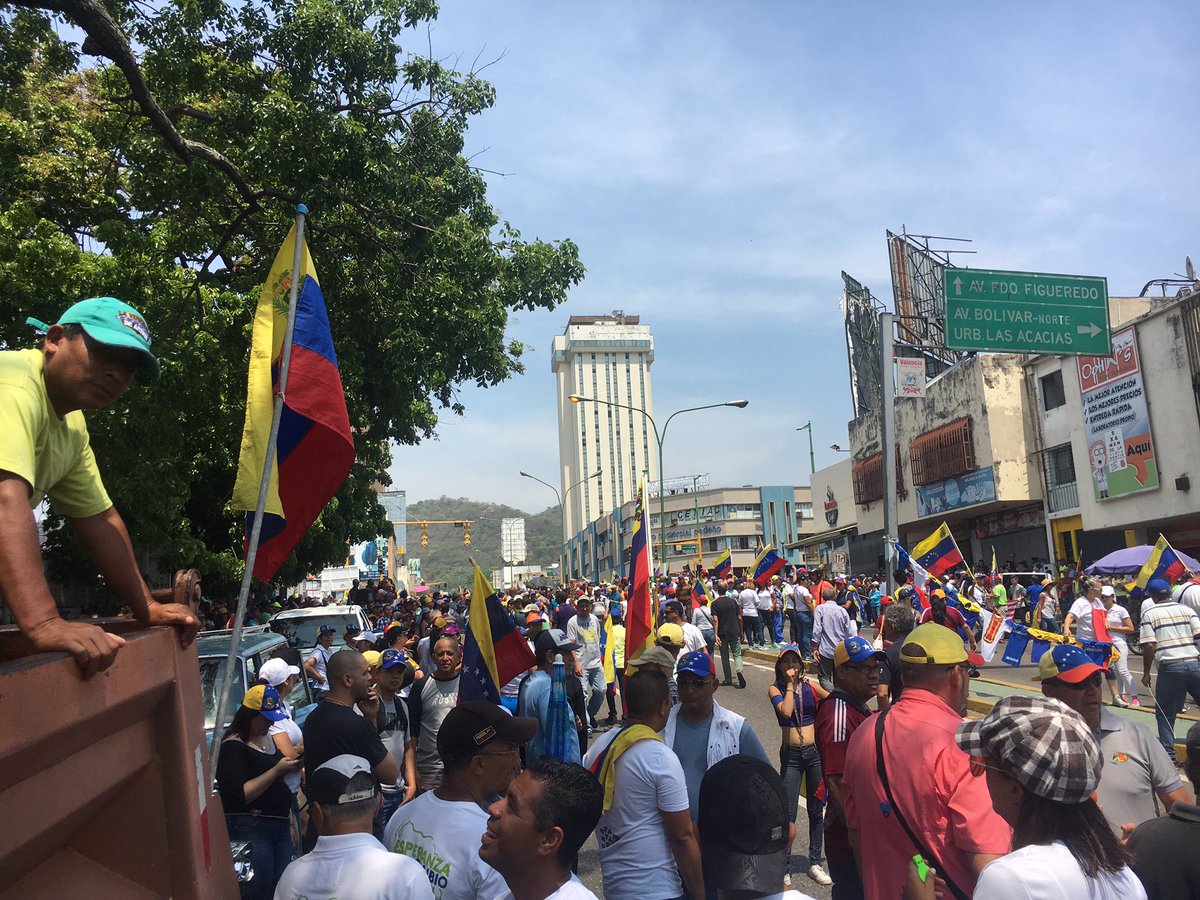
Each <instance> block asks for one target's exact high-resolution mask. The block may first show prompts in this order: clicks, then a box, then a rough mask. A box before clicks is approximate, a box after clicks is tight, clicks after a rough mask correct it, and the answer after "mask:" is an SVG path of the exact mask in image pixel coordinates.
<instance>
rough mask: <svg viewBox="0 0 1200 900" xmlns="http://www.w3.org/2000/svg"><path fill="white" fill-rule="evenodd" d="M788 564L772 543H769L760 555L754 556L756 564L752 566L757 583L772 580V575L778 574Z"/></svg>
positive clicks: (760, 583)
mask: <svg viewBox="0 0 1200 900" xmlns="http://www.w3.org/2000/svg"><path fill="white" fill-rule="evenodd" d="M786 564H787V560H785V559H784V558H783V557H782V556H780V555H779V554H778V553H776V552H775V551H774V550H773V549H772V548H771V545H770V544H767V546H765V547H764V548H763V550H762V552H761V553H760V554H758V556H756V557H755V558H754V565H752V566H751V567H750V569H751V571H753V572H754V583H755V584H759V585H762V584H766V583H767V582H768V581H770V580H771V576H772V575H774V574H776V573H777V572H778V571H779V570H780V569H782V568H783V567H784V566H785V565H786Z"/></svg>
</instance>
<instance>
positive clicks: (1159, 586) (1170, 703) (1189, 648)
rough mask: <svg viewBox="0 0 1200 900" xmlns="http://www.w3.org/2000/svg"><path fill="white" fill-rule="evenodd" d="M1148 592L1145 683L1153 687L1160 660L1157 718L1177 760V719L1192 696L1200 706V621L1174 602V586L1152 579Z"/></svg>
mask: <svg viewBox="0 0 1200 900" xmlns="http://www.w3.org/2000/svg"><path fill="white" fill-rule="evenodd" d="M1146 593H1147V595H1148V596H1149V598H1150V599H1151V600H1152V601H1153V602H1152V603H1151V604H1149V605H1143V606H1142V625H1141V631H1140V635H1139V636H1140V639H1141V641H1140V642H1141V648H1142V684H1144V685H1145V686H1146V687H1150V673H1151V672H1152V671H1153V668H1154V661H1155V659H1157V660H1158V682H1157V684H1156V685H1155V687H1154V706H1155V709H1154V717H1155V719H1156V720H1157V721H1158V739H1159V741H1160V742H1161V743H1162V745H1163V748H1164V749H1165V750H1166V751H1167V755H1168V756H1170V757H1171V759H1172V760H1174V759H1175V716H1176V715H1177V714H1178V713H1179V710H1180V709H1181V708H1182V707H1183V703H1184V700H1185V698H1186V697H1187V695H1188V694H1191V696H1192V701H1193V702H1195V703H1197V704H1200V650H1198V649H1197V646H1196V639H1197V638H1200V618H1197V616H1196V613H1195V612H1194V611H1193V610H1192V609H1191V607H1189V606H1184V605H1183V604H1182V603H1179V602H1177V601H1175V600H1172V599H1171V585H1170V584H1168V583H1167V582H1166V581H1164V580H1163V579H1161V578H1152V579H1150V581H1149V583H1147V585H1146Z"/></svg>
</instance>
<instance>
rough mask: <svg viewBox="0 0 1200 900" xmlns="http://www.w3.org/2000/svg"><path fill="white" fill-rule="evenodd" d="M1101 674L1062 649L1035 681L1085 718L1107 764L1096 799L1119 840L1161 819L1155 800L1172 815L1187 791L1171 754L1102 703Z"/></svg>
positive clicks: (1074, 650)
mask: <svg viewBox="0 0 1200 900" xmlns="http://www.w3.org/2000/svg"><path fill="white" fill-rule="evenodd" d="M1101 679H1102V672H1101V669H1100V667H1099V666H1098V665H1096V664H1095V663H1094V662H1093V661H1092V659H1091V658H1090V657H1089V656H1088V655H1087V654H1086V653H1084V651H1083V650H1082V649H1081V648H1080V647H1076V646H1075V645H1074V644H1057V645H1055V646H1054V647H1053V648H1051V649H1050V650H1048V651H1047V652H1046V653H1044V654H1042V658H1041V660H1040V661H1039V663H1038V674H1037V675H1036V676H1035V678H1034V681H1037V682H1040V683H1041V687H1042V693H1043V694H1044V695H1045V696H1046V697H1049V698H1051V699H1054V700H1058V701H1060V702H1062V703H1065V704H1066V705H1067V706H1069V707H1070V708H1071V709H1073V710H1075V712H1077V713H1079V715H1080V716H1082V717H1083V720H1084V721H1085V722H1087V724H1088V727H1089V728H1091V730H1092V732H1093V734H1095V736H1096V740H1098V741H1099V742H1100V750H1101V752H1102V754H1103V755H1104V759H1105V760H1107V763H1106V765H1105V766H1104V770H1103V771H1102V772H1101V773H1100V787H1099V789H1098V791H1097V796H1098V799H1099V802H1100V809H1101V810H1102V811H1103V812H1104V815H1105V817H1106V818H1107V819H1108V821H1109V824H1110V825H1111V826H1112V828H1113V831H1114V833H1116V834H1118V835H1120V834H1122V832H1123V831H1128V830H1130V829H1132V828H1133V826H1135V825H1139V824H1140V823H1142V822H1145V821H1146V820H1147V819H1152V818H1154V817H1155V816H1157V815H1158V809H1157V808H1156V805H1155V798H1156V797H1157V798H1158V800H1159V801H1160V802H1161V803H1162V805H1163V806H1164V807H1165V808H1166V810H1167V811H1168V812H1170V810H1171V807H1172V805H1173V804H1174V803H1177V802H1179V801H1180V800H1187V791H1186V790H1185V788H1184V786H1183V782H1182V781H1181V780H1180V778H1179V772H1178V771H1177V770H1176V769H1175V766H1174V765H1173V764H1172V762H1171V760H1170V758H1169V757H1168V756H1167V753H1166V751H1165V750H1164V749H1163V748H1162V746H1161V745H1160V744H1159V743H1158V742H1157V741H1156V740H1155V738H1154V735H1153V734H1151V732H1150V729H1148V728H1146V727H1145V726H1144V725H1141V724H1140V723H1138V722H1134V721H1132V720H1130V719H1127V718H1125V717H1123V716H1119V715H1117V714H1116V713H1114V712H1113V711H1112V710H1110V709H1107V708H1105V707H1104V705H1103V704H1102V703H1101V702H1100V683H1101Z"/></svg>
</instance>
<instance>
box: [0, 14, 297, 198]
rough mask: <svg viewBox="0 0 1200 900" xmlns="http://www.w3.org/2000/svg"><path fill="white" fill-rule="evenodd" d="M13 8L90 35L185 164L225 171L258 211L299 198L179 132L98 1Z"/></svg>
mask: <svg viewBox="0 0 1200 900" xmlns="http://www.w3.org/2000/svg"><path fill="white" fill-rule="evenodd" d="M10 2H11V3H12V5H13V6H21V7H25V8H27V9H41V10H45V11H48V12H56V13H60V14H62V15H63V16H66V18H67V19H69V20H70V21H71V22H72V23H74V24H75V25H76V26H78V27H79V28H81V29H82V30H83V31H84V33H85V34H87V40H85V42H84V43H85V44H86V45H87V46H86V47H85V48H84V49H85V50H86V51H87V52H89V53H92V54H94V55H97V56H104V57H107V58H108V59H111V60H112V61H113V63H114V64H115V65H116V66H117V68H119V69H120V70H121V72H122V73H124V75H125V80H126V81H127V82H128V83H129V91H130V96H131V98H132V99H133V101H134V102H135V103H136V104H137V105H138V108H139V109H141V111H142V115H144V116H145V117H146V118H147V119H149V120H150V124H151V126H152V127H153V128H154V130H155V131H157V132H158V133H159V135H160V136H161V137H162V139H163V141H164V142H165V143H166V145H167V147H168V148H169V149H170V150H171V152H172V153H174V154H175V155H176V156H178V157H179V158H180V159H181V160H183V163H184V165H186V166H189V167H190V166H191V164H192V160H194V159H200V160H203V161H204V162H206V163H208V164H209V165H211V166H213V167H214V168H216V169H218V170H220V171H221V172H223V173H224V174H225V175H226V177H227V178H229V180H230V181H231V182H233V185H234V187H235V188H237V191H238V193H239V194H241V195H242V198H243V199H244V200H245V201H246V202H247V203H249V204H250V205H251V206H252V207H254V208H256V209H257V208H258V207H259V203H258V201H259V200H261V199H262V198H264V197H276V198H278V199H281V200H286V201H289V202H291V203H296V202H297V199H296V198H295V197H293V196H291V195H290V194H287V193H285V192H283V191H279V190H275V189H272V188H258V189H256V188H253V187H251V186H250V183H249V182H248V181H247V180H246V178H245V176H244V175H242V172H241V170H240V169H239V168H238V167H237V166H236V165H235V164H234V162H233V161H232V160H231V159H229V157H227V156H225V154H223V153H221V152H220V151H219V150H216V149H214V148H212V147H210V146H208V145H207V144H202V143H200V142H199V141H193V140H189V139H188V138H185V137H184V136H183V135H182V134H180V133H179V130H178V129H177V128H176V127H175V123H174V122H172V121H171V118H170V116H169V115H168V114H167V112H166V111H165V110H163V108H162V107H161V106H159V105H158V103H157V101H155V99H154V96H153V94H151V92H150V86H149V85H148V84H147V83H146V79H145V77H144V76H143V75H142V70H141V67H140V66H139V65H138V61H137V57H136V56H135V55H134V53H133V48H132V47H130V46H129V41H127V40H126V39H125V35H124V34H123V33H122V32H121V28H120V26H118V25H117V23H116V22H115V21H113V18H112V16H110V15H109V14H108V11H107V10H105V9H104V7H102V6H101V5H100V4H99V3H98V2H96V0H10Z"/></svg>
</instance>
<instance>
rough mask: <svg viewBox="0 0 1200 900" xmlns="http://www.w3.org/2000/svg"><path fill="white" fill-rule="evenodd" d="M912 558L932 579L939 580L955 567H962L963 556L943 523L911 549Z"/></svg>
mask: <svg viewBox="0 0 1200 900" xmlns="http://www.w3.org/2000/svg"><path fill="white" fill-rule="evenodd" d="M911 555H912V558H913V559H914V560H915V561H916V562H917V563H918V564H919V565H920V566H921V568H923V569H924V570H925V571H926V572H928V573H929V574H930V575H932V576H933V577H934V578H939V577H941V576H942V575H944V574H945V573H946V572H949V571H952V570H953V569H954V567H955V566H958V565H962V562H963V555H962V553H961V552H960V551H959V549H958V542H957V541H955V540H954V535H953V534H951V533H950V529H949V528H948V527H947V526H946V523H945V522H943V523H942V524H941V525H939V526H938V529H937V531H935V532H934V533H933V534H931V535H930V536H929V537H927V538H925V540H923V541H921V543H919V544H917V546H915V547H913V549H912V554H911Z"/></svg>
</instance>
